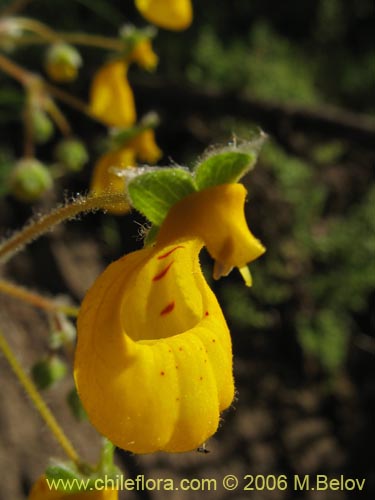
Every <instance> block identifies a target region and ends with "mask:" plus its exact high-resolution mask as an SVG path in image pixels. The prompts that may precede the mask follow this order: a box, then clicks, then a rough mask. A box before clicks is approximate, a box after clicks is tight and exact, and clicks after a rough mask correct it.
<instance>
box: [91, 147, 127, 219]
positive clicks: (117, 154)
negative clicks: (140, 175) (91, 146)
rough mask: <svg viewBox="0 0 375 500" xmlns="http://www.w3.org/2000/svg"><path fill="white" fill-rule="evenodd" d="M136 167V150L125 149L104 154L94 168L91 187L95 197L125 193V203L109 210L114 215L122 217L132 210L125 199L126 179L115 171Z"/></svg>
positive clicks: (117, 204) (115, 205)
mask: <svg viewBox="0 0 375 500" xmlns="http://www.w3.org/2000/svg"><path fill="white" fill-rule="evenodd" d="M135 165H136V160H135V152H134V150H133V149H131V148H128V147H124V148H122V149H119V150H116V151H110V152H109V153H106V154H104V155H103V156H102V157H101V158H99V160H98V162H97V163H96V165H95V167H94V172H93V175H92V178H91V186H90V192H91V193H92V194H93V195H96V196H97V195H101V194H107V193H124V202H123V203H121V202H119V203H116V204H114V205H113V206H112V207H110V208H109V209H108V211H109V212H110V213H112V214H117V215H121V214H124V213H126V212H128V211H129V210H130V207H129V203H128V202H127V200H126V197H125V179H124V178H123V177H120V176H118V175H116V172H115V171H114V169H115V168H116V169H119V170H120V169H124V168H131V167H135Z"/></svg>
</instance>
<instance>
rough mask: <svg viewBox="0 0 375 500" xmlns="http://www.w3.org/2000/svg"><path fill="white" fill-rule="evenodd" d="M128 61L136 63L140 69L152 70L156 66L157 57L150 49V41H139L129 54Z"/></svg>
mask: <svg viewBox="0 0 375 500" xmlns="http://www.w3.org/2000/svg"><path fill="white" fill-rule="evenodd" d="M129 59H130V61H132V62H136V63H137V64H138V66H141V68H144V69H147V70H149V71H151V70H153V69H154V68H155V67H156V66H157V64H158V56H157V55H156V54H155V52H154V51H153V49H152V45H151V42H150V40H141V41H140V42H138V43H137V44H136V46H135V48H134V50H133V51H132V52H131V54H130V57H129Z"/></svg>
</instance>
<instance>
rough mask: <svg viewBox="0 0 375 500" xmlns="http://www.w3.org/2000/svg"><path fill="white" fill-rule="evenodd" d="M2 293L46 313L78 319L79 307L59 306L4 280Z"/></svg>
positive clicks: (1, 281)
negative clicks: (52, 312)
mask: <svg viewBox="0 0 375 500" xmlns="http://www.w3.org/2000/svg"><path fill="white" fill-rule="evenodd" d="M0 292H1V293H5V294H7V295H9V296H11V297H14V298H16V299H18V300H22V301H23V302H27V303H28V304H31V305H33V306H35V307H38V308H40V309H44V310H45V311H55V312H61V313H63V314H65V315H66V316H70V317H72V318H76V317H77V315H78V311H79V308H78V307H74V306H69V305H66V304H59V303H58V302H56V301H54V300H51V299H48V298H46V297H43V296H42V295H40V294H38V293H36V292H31V291H30V290H26V288H24V287H22V286H19V285H16V284H14V283H11V282H10V281H7V280H4V279H0Z"/></svg>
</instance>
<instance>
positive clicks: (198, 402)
mask: <svg viewBox="0 0 375 500" xmlns="http://www.w3.org/2000/svg"><path fill="white" fill-rule="evenodd" d="M200 246H201V245H200V243H199V242H197V241H195V240H190V241H185V242H184V243H183V244H181V245H178V244H177V245H176V244H174V243H172V244H170V245H166V246H164V247H160V246H159V247H154V248H146V249H143V250H139V251H137V252H133V253H131V254H128V255H126V256H125V257H124V258H122V259H120V260H119V261H117V262H115V263H113V264H111V265H110V266H109V267H108V268H107V270H106V271H105V272H104V273H103V274H102V275H101V276H100V277H99V278H98V280H97V281H96V282H95V284H94V286H93V287H92V288H91V290H90V291H89V293H88V294H87V295H86V297H85V299H84V302H83V304H82V307H81V311H80V314H79V318H78V343H77V349H76V356H75V370H74V376H75V380H76V385H77V389H78V393H79V395H80V398H81V400H82V403H83V405H84V407H85V409H86V411H87V413H88V416H89V418H90V420H91V422H92V423H93V425H94V426H95V427H96V428H97V429H98V430H99V431H100V432H101V433H102V434H104V435H105V436H107V437H108V438H109V439H110V440H111V441H112V442H113V443H114V444H116V445H117V446H119V447H121V448H123V449H126V450H129V451H132V452H135V453H151V452H154V451H158V450H163V451H169V452H184V451H190V450H193V449H195V448H197V447H198V446H199V445H201V444H202V443H203V442H204V441H206V440H207V439H208V438H209V437H210V436H211V435H212V434H214V433H215V431H216V429H217V427H218V425H219V419H220V412H221V411H222V410H224V409H225V408H227V407H228V406H229V405H230V404H231V402H232V399H233V395H234V385H233V376H232V354H231V342H230V335H229V331H228V328H227V325H226V322H225V319H224V317H223V315H222V312H221V310H220V306H219V305H218V303H217V301H216V298H215V295H214V294H213V292H212V291H211V290H210V289H209V287H208V285H207V283H206V282H205V280H204V278H203V275H202V272H201V269H200V266H199V261H198V253H199V249H200Z"/></svg>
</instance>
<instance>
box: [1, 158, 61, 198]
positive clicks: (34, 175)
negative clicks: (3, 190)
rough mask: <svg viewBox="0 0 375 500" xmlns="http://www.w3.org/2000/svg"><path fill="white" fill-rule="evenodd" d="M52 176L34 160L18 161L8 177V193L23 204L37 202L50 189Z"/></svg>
mask: <svg viewBox="0 0 375 500" xmlns="http://www.w3.org/2000/svg"><path fill="white" fill-rule="evenodd" d="M52 184H53V182H52V176H51V173H50V171H49V170H48V168H47V167H45V166H44V165H43V164H42V163H40V161H38V160H36V159H35V158H24V159H22V160H19V161H18V162H17V163H16V165H15V167H14V169H13V171H12V173H11V176H10V185H9V192H10V194H12V195H13V196H14V197H15V198H16V199H17V200H19V201H23V202H25V203H28V202H33V201H36V200H38V199H39V198H40V197H41V196H42V195H43V194H44V193H45V192H46V191H47V190H48V189H51V187H52Z"/></svg>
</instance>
